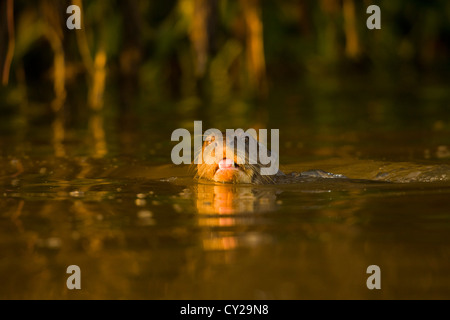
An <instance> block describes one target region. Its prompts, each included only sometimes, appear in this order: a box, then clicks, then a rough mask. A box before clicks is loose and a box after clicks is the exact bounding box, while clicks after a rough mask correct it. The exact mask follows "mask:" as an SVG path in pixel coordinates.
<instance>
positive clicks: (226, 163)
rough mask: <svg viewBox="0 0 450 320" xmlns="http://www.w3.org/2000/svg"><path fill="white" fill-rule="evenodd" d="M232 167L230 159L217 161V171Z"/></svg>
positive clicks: (232, 163) (232, 162)
mask: <svg viewBox="0 0 450 320" xmlns="http://www.w3.org/2000/svg"><path fill="white" fill-rule="evenodd" d="M233 167H234V161H233V160H231V159H228V158H225V159H222V160H220V161H219V169H225V168H233Z"/></svg>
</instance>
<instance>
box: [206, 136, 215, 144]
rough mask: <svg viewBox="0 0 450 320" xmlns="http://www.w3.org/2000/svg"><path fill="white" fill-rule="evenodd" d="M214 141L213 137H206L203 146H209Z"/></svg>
mask: <svg viewBox="0 0 450 320" xmlns="http://www.w3.org/2000/svg"><path fill="white" fill-rule="evenodd" d="M214 140H215V139H214V137H207V138H206V139H205V146H209V145H210V144H211V143H212V142H213V141H214Z"/></svg>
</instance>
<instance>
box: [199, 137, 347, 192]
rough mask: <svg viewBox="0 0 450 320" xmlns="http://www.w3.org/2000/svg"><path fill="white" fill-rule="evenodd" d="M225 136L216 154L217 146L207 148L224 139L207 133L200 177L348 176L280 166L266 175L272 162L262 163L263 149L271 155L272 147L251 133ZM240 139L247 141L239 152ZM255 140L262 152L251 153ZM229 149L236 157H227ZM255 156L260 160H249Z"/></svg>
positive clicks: (251, 180) (268, 180)
mask: <svg viewBox="0 0 450 320" xmlns="http://www.w3.org/2000/svg"><path fill="white" fill-rule="evenodd" d="M222 137H223V139H222V143H223V148H222V150H221V153H222V156H216V154H215V150H216V149H213V148H209V149H210V150H209V152H208V149H207V148H206V147H207V146H209V145H211V144H214V143H215V144H216V145H217V143H218V141H220V139H216V137H215V135H214V134H210V135H208V136H206V137H205V138H204V139H203V140H204V142H203V145H202V148H201V150H196V158H197V161H195V163H198V164H196V165H194V170H195V171H196V177H197V178H198V179H205V180H210V181H214V182H219V183H248V184H274V183H292V182H300V181H304V180H305V179H311V178H313V179H315V178H346V177H345V176H343V175H341V174H333V173H329V172H326V171H323V170H309V171H305V172H301V173H298V172H291V173H290V174H288V175H286V174H284V173H283V172H282V171H281V170H278V171H277V172H276V173H275V174H273V175H263V174H261V168H264V167H268V165H264V164H262V163H261V159H260V153H259V152H260V151H261V150H263V152H266V153H267V154H268V155H269V156H270V155H273V154H271V153H272V152H271V151H270V150H268V149H267V148H266V147H265V146H264V145H262V144H261V143H260V142H259V141H258V140H256V139H255V138H254V137H253V136H251V135H247V134H237V135H236V136H235V138H234V142H231V141H227V139H226V138H225V134H222ZM216 140H217V141H216ZM239 140H241V142H243V143H244V145H245V148H244V149H245V151H244V152H239V148H236V147H235V146H237V143H238V141H239ZM251 143H255V144H256V145H257V150H258V152H257V153H256V155H255V154H251V151H250V147H249V146H250V144H251ZM219 150H220V149H219ZM227 150H231V153H230V154H233V158H227ZM200 151H201V152H200ZM200 156H201V157H202V161H198V157H200ZM276 156H277V155H276ZM252 157H253V158H254V159H255V160H257V161H256V163H254V164H251V163H250V161H249V159H250V158H252ZM207 160H209V161H207ZM199 162H201V163H199ZM208 162H209V163H210V164H208Z"/></svg>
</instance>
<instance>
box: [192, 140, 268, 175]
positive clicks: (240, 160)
mask: <svg viewBox="0 0 450 320" xmlns="http://www.w3.org/2000/svg"><path fill="white" fill-rule="evenodd" d="M230 140H233V141H227V138H226V135H225V134H221V135H218V134H215V133H212V134H209V135H207V136H205V138H204V142H203V145H202V148H201V152H197V157H199V158H200V157H202V158H201V161H197V163H198V164H197V165H196V169H197V177H198V178H200V179H207V180H211V181H215V182H221V183H273V176H269V175H262V174H261V168H263V167H267V166H266V165H263V164H261V161H260V159H259V156H258V152H259V151H261V150H264V152H266V153H267V152H269V153H270V151H268V150H267V149H266V148H265V147H264V148H263V147H262V146H261V144H260V143H259V142H258V141H257V140H256V139H255V138H254V137H253V136H251V135H249V134H245V133H243V132H237V133H236V134H235V135H234V137H233V139H230Z"/></svg>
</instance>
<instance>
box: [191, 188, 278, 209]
mask: <svg viewBox="0 0 450 320" xmlns="http://www.w3.org/2000/svg"><path fill="white" fill-rule="evenodd" d="M194 189H195V190H194V192H195V195H196V197H195V199H196V208H197V211H198V213H202V214H223V215H228V214H239V213H253V212H257V213H263V212H269V211H274V210H275V209H276V208H277V203H276V199H277V197H276V194H277V190H274V189H262V188H255V187H252V186H249V185H236V184H221V185H213V184H198V185H197V186H195V188H194Z"/></svg>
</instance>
